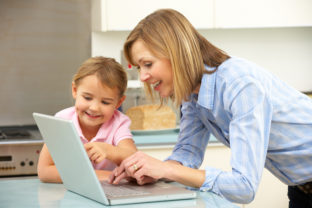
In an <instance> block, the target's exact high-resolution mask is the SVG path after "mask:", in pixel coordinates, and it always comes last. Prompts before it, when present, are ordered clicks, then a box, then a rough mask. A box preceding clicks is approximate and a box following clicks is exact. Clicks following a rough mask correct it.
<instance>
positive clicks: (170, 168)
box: [164, 161, 205, 188]
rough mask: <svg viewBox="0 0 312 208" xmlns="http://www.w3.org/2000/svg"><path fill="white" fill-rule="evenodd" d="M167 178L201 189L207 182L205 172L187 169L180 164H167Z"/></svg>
mask: <svg viewBox="0 0 312 208" xmlns="http://www.w3.org/2000/svg"><path fill="white" fill-rule="evenodd" d="M164 171H165V178H166V179H169V180H172V181H176V182H178V183H181V184H183V185H186V186H190V187H195V188H199V187H201V186H202V184H203V183H204V181H205V170H198V169H193V168H189V167H185V166H183V165H181V164H180V163H178V162H172V161H166V162H165V167H164Z"/></svg>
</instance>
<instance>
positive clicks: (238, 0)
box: [215, 0, 312, 28]
mask: <svg viewBox="0 0 312 208" xmlns="http://www.w3.org/2000/svg"><path fill="white" fill-rule="evenodd" d="M300 26H312V0H215V27H216V28H252V27H300Z"/></svg>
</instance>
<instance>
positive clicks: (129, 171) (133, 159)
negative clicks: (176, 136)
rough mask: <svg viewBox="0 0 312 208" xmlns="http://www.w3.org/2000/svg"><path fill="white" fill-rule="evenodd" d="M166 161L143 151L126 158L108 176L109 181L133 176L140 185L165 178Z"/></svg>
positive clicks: (117, 181) (118, 180) (117, 180)
mask: <svg viewBox="0 0 312 208" xmlns="http://www.w3.org/2000/svg"><path fill="white" fill-rule="evenodd" d="M165 166H166V163H165V162H163V161H161V160H158V159H155V158H153V157H151V156H148V155H147V154H145V153H143V152H136V153H135V154H133V155H131V156H130V157H128V158H126V159H125V160H124V161H123V162H122V163H121V164H120V166H119V167H117V168H115V170H114V171H113V172H112V174H111V175H110V176H109V180H108V181H109V183H112V184H118V183H119V182H120V181H121V180H122V179H129V178H134V179H136V181H137V183H138V184H140V185H143V184H146V183H153V182H156V181H157V180H159V179H161V178H165V172H166V171H167V170H168V168H167V169H166V167H165Z"/></svg>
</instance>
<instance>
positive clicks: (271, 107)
mask: <svg viewBox="0 0 312 208" xmlns="http://www.w3.org/2000/svg"><path fill="white" fill-rule="evenodd" d="M124 52H125V56H126V58H127V60H128V61H129V62H130V63H131V64H132V65H134V66H137V67H138V68H139V73H140V79H141V81H143V82H144V83H145V85H147V87H148V88H149V92H152V91H154V92H158V93H159V95H160V97H161V99H162V100H163V101H164V100H166V99H168V98H172V99H173V100H174V102H175V103H176V104H177V106H179V105H180V104H182V109H181V112H182V118H181V122H180V134H179V137H178V143H177V144H176V146H175V148H174V150H173V153H172V155H171V156H170V157H169V158H168V159H167V160H166V161H160V160H157V159H155V158H152V157H150V156H148V155H146V154H143V153H142V152H137V153H135V154H134V155H132V156H130V157H129V158H127V159H126V160H124V161H123V162H122V163H121V165H120V166H119V167H118V168H116V169H115V170H114V172H113V174H112V175H111V176H110V182H111V183H118V182H119V181H120V180H121V179H122V178H125V177H133V178H135V179H136V180H137V182H138V183H139V184H145V183H149V182H153V181H156V180H159V179H161V178H165V179H169V180H173V181H177V182H179V183H182V184H184V185H187V186H191V187H195V188H199V189H200V190H202V191H212V192H214V193H217V194H219V195H222V196H223V197H225V198H226V199H228V200H230V201H232V202H237V203H249V202H251V201H252V200H253V199H254V197H255V194H256V191H257V188H258V186H259V183H260V180H261V175H262V172H263V168H264V167H265V168H267V169H268V170H269V171H270V172H271V173H272V174H274V175H275V176H276V177H277V178H279V179H280V180H281V181H282V182H283V183H285V184H287V185H288V186H289V191H288V195H289V199H290V207H295V206H297V207H301V208H302V207H311V206H312V205H311V204H312V195H311V192H312V191H311V187H312V182H311V181H312V100H311V99H310V98H309V97H308V96H306V95H304V94H302V93H300V92H298V91H297V90H295V89H294V88H292V87H290V86H288V85H287V84H286V83H284V82H283V81H281V80H279V79H278V78H277V77H275V76H273V75H272V74H270V73H269V72H267V71H265V70H264V69H262V68H261V67H259V66H257V65H256V64H254V63H251V62H249V61H247V60H244V59H241V58H236V57H230V56H229V55H227V54H226V53H224V52H223V51H221V50H220V49H218V48H216V47H215V46H213V45H212V44H211V43H209V42H208V41H207V40H206V39H205V38H204V37H203V36H201V35H200V34H199V33H198V32H197V31H196V30H195V29H194V27H193V26H192V25H191V24H190V23H189V21H188V20H187V19H186V18H185V17H184V16H183V15H182V14H180V13H179V12H177V11H174V10H170V9H164V10H158V11H156V12H154V13H152V14H150V15H149V16H147V17H146V18H144V19H143V20H142V21H141V22H140V23H139V24H138V25H137V26H136V27H135V28H134V30H133V31H132V32H131V33H130V34H129V36H128V38H127V40H126V42H125V44H124ZM210 134H213V135H214V136H215V137H216V138H217V139H218V140H219V141H220V142H222V143H223V144H225V145H226V146H228V147H230V148H231V154H232V155H231V165H232V170H231V171H228V172H226V171H222V170H219V169H216V168H213V167H206V168H205V169H204V170H198V168H199V166H200V165H201V163H202V161H203V156H204V152H205V150H206V146H207V143H208V140H209V137H210Z"/></svg>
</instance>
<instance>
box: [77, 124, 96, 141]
mask: <svg viewBox="0 0 312 208" xmlns="http://www.w3.org/2000/svg"><path fill="white" fill-rule="evenodd" d="M80 128H81V131H82V134H83V136H84V137H85V138H86V139H87V140H88V141H90V140H91V139H93V138H94V137H95V136H96V135H97V133H98V131H99V129H100V126H99V127H85V126H81V125H80Z"/></svg>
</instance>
